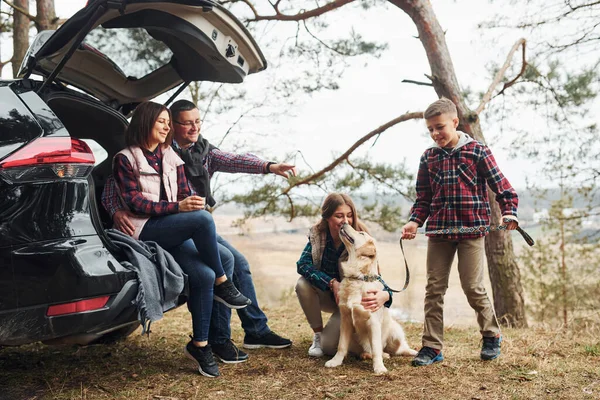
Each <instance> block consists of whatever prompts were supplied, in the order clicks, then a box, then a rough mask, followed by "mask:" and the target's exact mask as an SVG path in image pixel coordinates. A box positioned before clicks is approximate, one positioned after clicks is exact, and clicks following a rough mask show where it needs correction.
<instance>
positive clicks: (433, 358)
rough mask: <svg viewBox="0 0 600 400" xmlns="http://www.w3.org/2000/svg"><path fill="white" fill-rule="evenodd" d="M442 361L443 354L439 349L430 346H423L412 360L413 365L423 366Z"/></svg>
mask: <svg viewBox="0 0 600 400" xmlns="http://www.w3.org/2000/svg"><path fill="white" fill-rule="evenodd" d="M440 361H444V356H443V355H442V351H441V350H436V349H432V348H431V347H427V346H423V347H422V348H421V350H419V352H418V353H417V355H416V356H415V358H414V359H413V360H412V366H413V367H423V366H425V365H431V364H433V363H436V362H440Z"/></svg>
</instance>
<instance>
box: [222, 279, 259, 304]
mask: <svg viewBox="0 0 600 400" xmlns="http://www.w3.org/2000/svg"><path fill="white" fill-rule="evenodd" d="M214 298H215V300H216V301H219V302H221V303H223V304H225V305H226V306H227V307H229V308H233V309H235V310H239V309H240V308H245V307H248V306H249V305H250V304H252V301H250V299H249V298H247V297H246V296H244V295H243V294H241V293H240V292H239V290H237V288H236V287H235V286H234V285H233V282H231V280H229V279H227V280H226V281H225V282H223V283H221V284H220V285H218V286H215V292H214Z"/></svg>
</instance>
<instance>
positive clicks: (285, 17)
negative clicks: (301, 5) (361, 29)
mask: <svg viewBox="0 0 600 400" xmlns="http://www.w3.org/2000/svg"><path fill="white" fill-rule="evenodd" d="M241 1H242V2H243V3H245V4H247V5H248V7H250V9H251V10H252V12H253V13H254V18H249V19H247V21H248V22H257V21H303V20H307V19H310V18H314V17H318V16H320V15H323V14H325V13H327V12H329V11H332V10H335V9H337V8H340V7H343V6H345V5H346V4H350V3H353V2H354V1H356V0H334V1H332V2H330V3H327V4H325V5H324V6H321V7H317V8H314V9H312V10H307V11H306V10H305V11H300V12H299V13H297V14H284V13H282V12H281V11H279V3H280V2H279V1H277V2H276V3H275V4H273V3H271V6H273V10H274V11H275V15H259V14H258V13H257V12H256V8H254V6H253V5H252V4H251V3H250V1H249V0H241Z"/></svg>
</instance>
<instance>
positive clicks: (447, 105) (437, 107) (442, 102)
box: [423, 97, 458, 119]
mask: <svg viewBox="0 0 600 400" xmlns="http://www.w3.org/2000/svg"><path fill="white" fill-rule="evenodd" d="M442 114H452V115H458V110H457V109H456V105H455V104H454V103H453V102H452V101H451V100H449V99H447V98H445V97H442V98H441V99H439V100H437V101H434V102H433V103H431V104H430V105H429V107H427V110H425V112H424V113H423V118H425V119H429V118H433V117H437V116H438V115H442Z"/></svg>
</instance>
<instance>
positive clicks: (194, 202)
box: [179, 196, 204, 212]
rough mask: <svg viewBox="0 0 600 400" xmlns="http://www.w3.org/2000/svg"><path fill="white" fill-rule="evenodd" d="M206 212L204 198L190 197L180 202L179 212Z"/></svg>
mask: <svg viewBox="0 0 600 400" xmlns="http://www.w3.org/2000/svg"><path fill="white" fill-rule="evenodd" d="M196 210H204V197H200V196H189V197H186V198H185V199H183V200H181V201H180V202H179V212H190V211H196Z"/></svg>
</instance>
